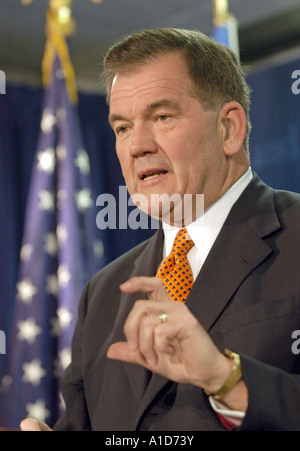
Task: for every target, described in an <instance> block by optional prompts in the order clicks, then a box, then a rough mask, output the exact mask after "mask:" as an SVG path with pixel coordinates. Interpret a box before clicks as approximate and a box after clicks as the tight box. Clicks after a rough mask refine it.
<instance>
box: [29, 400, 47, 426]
mask: <svg viewBox="0 0 300 451" xmlns="http://www.w3.org/2000/svg"><path fill="white" fill-rule="evenodd" d="M25 408H26V411H27V413H28V416H29V417H31V418H35V419H36V420H39V421H43V422H45V421H46V419H47V418H48V417H49V416H50V415H51V412H49V410H47V409H46V403H45V401H43V400H41V399H38V400H37V401H36V402H35V403H34V404H33V403H27V404H26V406H25Z"/></svg>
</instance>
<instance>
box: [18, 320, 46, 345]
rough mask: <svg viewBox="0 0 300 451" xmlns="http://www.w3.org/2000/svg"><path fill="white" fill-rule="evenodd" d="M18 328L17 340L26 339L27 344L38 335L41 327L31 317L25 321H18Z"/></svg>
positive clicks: (33, 340)
mask: <svg viewBox="0 0 300 451" xmlns="http://www.w3.org/2000/svg"><path fill="white" fill-rule="evenodd" d="M17 327H18V329H19V333H18V335H17V336H18V338H19V340H24V341H27V343H29V344H33V343H34V342H35V340H36V337H37V335H40V334H41V332H42V329H41V328H40V327H39V326H38V325H37V324H36V323H35V320H34V319H33V318H28V319H27V320H26V321H19V322H18V323H17Z"/></svg>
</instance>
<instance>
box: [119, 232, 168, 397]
mask: <svg viewBox="0 0 300 451" xmlns="http://www.w3.org/2000/svg"><path fill="white" fill-rule="evenodd" d="M162 246H163V232H162V230H161V229H159V230H158V232H157V233H156V234H155V235H154V236H153V237H152V238H151V239H150V240H149V242H148V244H147V245H146V247H145V249H144V250H143V252H142V253H141V254H140V256H139V257H138V258H137V259H136V261H135V262H134V269H133V271H132V273H131V274H130V276H129V279H131V278H132V277H136V276H149V277H151V276H155V274H156V268H157V267H158V265H159V264H160V262H161V259H162V252H163V251H162ZM138 299H147V295H146V294H145V293H135V294H133V295H128V294H126V293H122V294H121V298H120V309H119V313H118V316H117V319H116V323H115V328H114V332H113V338H112V342H116V341H125V336H124V333H123V326H124V323H125V321H126V318H127V316H128V315H129V312H130V311H131V309H132V307H133V304H134V302H135V301H136V300H138ZM122 363H123V365H124V367H125V371H126V374H127V376H128V379H129V382H130V385H131V388H132V390H133V392H134V394H135V396H136V399H137V401H138V402H140V401H141V399H142V397H143V396H144V393H145V390H146V387H147V385H148V382H149V379H150V377H151V373H150V372H149V371H148V370H146V369H145V368H143V367H142V366H139V365H133V364H131V363H126V362H122Z"/></svg>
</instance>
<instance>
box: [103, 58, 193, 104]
mask: <svg viewBox="0 0 300 451" xmlns="http://www.w3.org/2000/svg"><path fill="white" fill-rule="evenodd" d="M192 94H193V89H192V81H191V79H190V77H189V74H188V71H187V69H186V66H185V64H184V62H183V60H182V57H181V56H180V55H179V54H167V55H163V56H160V57H159V58H157V59H156V60H153V61H150V62H149V63H148V64H145V65H144V66H142V67H138V68H136V69H133V70H131V71H128V72H124V73H123V72H122V73H118V74H117V75H116V76H115V78H114V80H113V83H112V88H111V96H110V109H113V108H114V107H115V106H118V104H119V103H122V102H127V103H132V102H134V101H135V100H140V101H141V100H143V99H145V100H146V99H147V98H148V97H149V98H150V97H155V96H158V97H159V96H163V97H169V96H171V97H180V96H183V95H190V96H191V95H192Z"/></svg>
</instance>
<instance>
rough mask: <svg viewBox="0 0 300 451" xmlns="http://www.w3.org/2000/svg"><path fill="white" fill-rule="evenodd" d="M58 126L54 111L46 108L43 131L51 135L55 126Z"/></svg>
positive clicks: (42, 124)
mask: <svg viewBox="0 0 300 451" xmlns="http://www.w3.org/2000/svg"><path fill="white" fill-rule="evenodd" d="M55 124H56V117H55V116H54V114H53V112H52V110H50V109H49V108H45V109H44V111H43V117H42V120H41V129H42V130H43V132H44V133H50V132H51V130H52V127H53V125H55Z"/></svg>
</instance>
